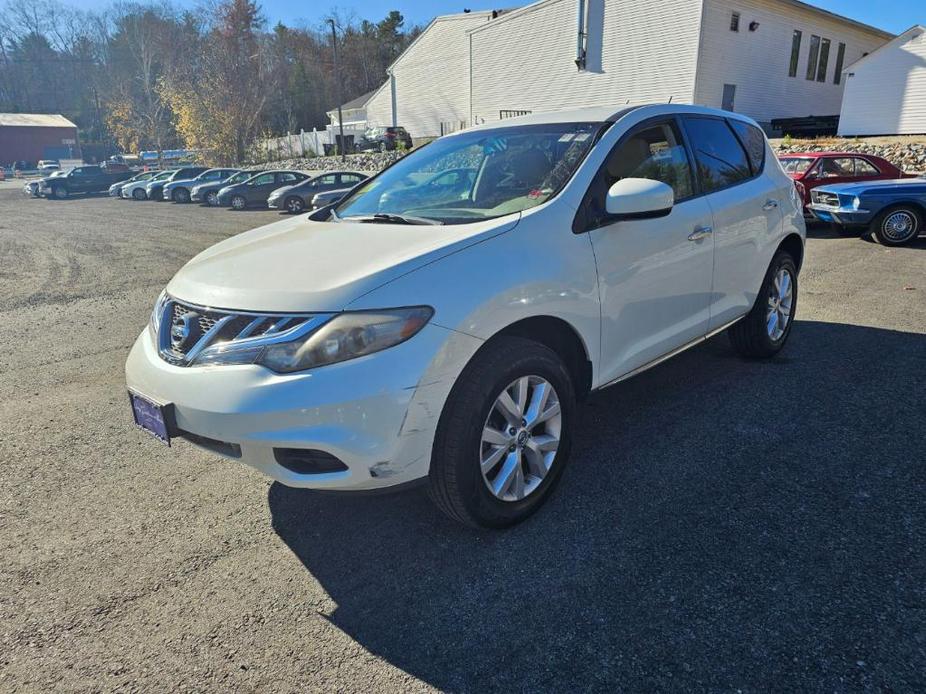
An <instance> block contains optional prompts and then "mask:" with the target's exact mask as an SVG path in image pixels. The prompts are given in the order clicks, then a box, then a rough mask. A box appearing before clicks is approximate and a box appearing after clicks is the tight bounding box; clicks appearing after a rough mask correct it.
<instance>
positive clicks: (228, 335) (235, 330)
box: [155, 295, 327, 366]
mask: <svg viewBox="0 0 926 694" xmlns="http://www.w3.org/2000/svg"><path fill="white" fill-rule="evenodd" d="M155 311H156V314H157V315H158V316H159V324H158V353H159V354H160V355H161V358H162V359H164V361H167V362H169V363H171V364H174V365H176V366H189V365H190V364H192V363H194V362H195V361H196V359H201V360H203V361H204V362H205V361H207V357H208V356H209V355H210V354H211V353H215V352H217V351H223V352H227V351H231V350H238V349H241V350H246V349H258V348H261V347H262V346H264V345H266V344H270V343H271V342H280V341H286V340H292V339H296V338H298V337H301V336H302V335H305V334H306V333H308V332H310V331H311V330H314V329H315V327H317V326H318V325H320V324H321V323H322V322H323V321H324V320H326V319H327V316H325V315H322V314H282V313H251V312H234V311H226V310H224V309H213V308H205V307H202V306H196V305H194V304H188V303H184V302H180V301H177V300H175V299H173V298H171V297H169V296H167V295H165V296H164V298H163V299H162V303H161V304H159V306H158V307H157V308H156V309H155Z"/></svg>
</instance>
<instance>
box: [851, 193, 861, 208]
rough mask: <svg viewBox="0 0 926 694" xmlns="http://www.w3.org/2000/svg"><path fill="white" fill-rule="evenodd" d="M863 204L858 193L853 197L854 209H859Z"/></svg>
mask: <svg viewBox="0 0 926 694" xmlns="http://www.w3.org/2000/svg"><path fill="white" fill-rule="evenodd" d="M861 204H862V201H861V200H859V197H858V195H856V196H854V197H853V198H852V209H853V210H857V209H858V208H859V205H861Z"/></svg>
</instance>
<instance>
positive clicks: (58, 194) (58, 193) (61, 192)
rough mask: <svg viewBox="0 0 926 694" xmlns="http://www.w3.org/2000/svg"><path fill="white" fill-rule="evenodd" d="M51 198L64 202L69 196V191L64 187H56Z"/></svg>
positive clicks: (52, 190)
mask: <svg viewBox="0 0 926 694" xmlns="http://www.w3.org/2000/svg"><path fill="white" fill-rule="evenodd" d="M51 196H52V197H53V198H54V199H55V200H64V199H65V198H66V197H67V196H68V189H67V188H65V187H64V186H55V187H54V188H52V189H51Z"/></svg>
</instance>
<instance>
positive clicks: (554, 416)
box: [429, 337, 576, 528]
mask: <svg viewBox="0 0 926 694" xmlns="http://www.w3.org/2000/svg"><path fill="white" fill-rule="evenodd" d="M575 408H576V397H575V389H574V386H573V383H572V378H571V376H570V374H569V372H568V370H567V369H566V367H565V365H564V364H563V361H562V360H561V359H560V358H559V356H558V355H557V354H556V353H555V352H554V351H553V350H551V349H550V348H548V347H546V346H544V345H542V344H540V343H537V342H534V341H533V340H528V339H524V338H521V337H500V338H496V339H495V340H493V341H492V342H490V343H489V344H487V345H486V346H485V347H483V348H482V350H480V352H479V353H478V354H477V355H476V356H475V357H474V358H473V360H472V361H471V362H470V364H468V365H467V367H466V368H465V369H464V371H463V373H462V374H461V375H460V377H459V378H458V379H457V382H456V384H455V385H454V387H453V390H452V391H451V393H450V396H449V397H448V399H447V404H446V405H445V406H444V411H443V412H442V414H441V417H440V421H439V423H438V427H437V433H436V436H435V440H434V448H433V453H432V458H431V470H430V473H429V482H430V491H431V497H432V499H433V500H434V502H435V503H436V504H437V506H438V507H439V508H440V509H441V510H442V511H443V512H444V513H446V514H447V515H448V516H450V517H451V518H453V519H454V520H457V521H459V522H461V523H464V524H466V525H470V526H474V527H488V528H504V527H507V526H511V525H514V524H516V523H520V522H521V521H523V520H524V519H526V518H527V517H528V516H530V515H531V514H532V513H534V512H535V511H536V510H537V509H538V508H540V506H541V505H542V504H543V503H544V501H546V499H547V497H549V495H550V494H551V493H552V491H553V489H554V488H555V487H556V484H557V483H558V482H559V479H560V476H561V475H562V473H563V469H564V468H565V466H566V463H567V462H568V459H569V448H570V443H571V439H572V431H573V417H574V414H575Z"/></svg>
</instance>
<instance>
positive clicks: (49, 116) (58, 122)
mask: <svg viewBox="0 0 926 694" xmlns="http://www.w3.org/2000/svg"><path fill="white" fill-rule="evenodd" d="M0 126H4V127H29V128H76V127H77V126H76V125H74V124H73V123H72V122H71V121H69V120H68V119H67V118H65V117H64V116H62V115H61V114H60V113H0Z"/></svg>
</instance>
